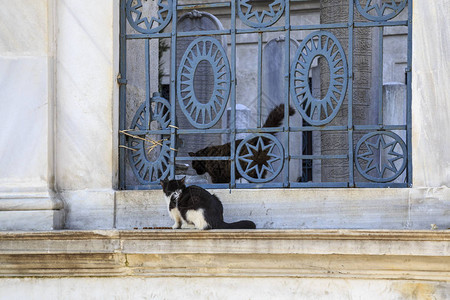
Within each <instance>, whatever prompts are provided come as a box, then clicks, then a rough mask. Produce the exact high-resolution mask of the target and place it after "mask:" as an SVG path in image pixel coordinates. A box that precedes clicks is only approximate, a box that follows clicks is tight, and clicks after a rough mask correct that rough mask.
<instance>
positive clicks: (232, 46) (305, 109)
mask: <svg viewBox="0 0 450 300" xmlns="http://www.w3.org/2000/svg"><path fill="white" fill-rule="evenodd" d="M147 2H150V1H146V0H121V4H120V5H121V7H120V24H121V25H120V28H121V29H120V30H121V32H120V74H119V76H118V83H119V84H120V108H119V109H120V119H119V123H120V124H119V126H120V128H119V143H120V145H119V147H120V148H119V184H120V188H121V189H152V188H158V187H159V181H160V180H161V179H164V178H171V179H173V178H176V177H179V176H184V175H186V174H187V175H188V176H190V178H191V177H192V178H191V179H192V180H191V181H192V182H196V181H195V180H196V178H197V179H198V177H196V175H197V174H195V173H196V172H193V169H192V164H193V163H194V162H200V163H205V162H206V161H208V162H212V164H211V165H213V166H214V162H216V163H222V164H221V165H220V164H217V166H221V167H223V166H227V167H226V168H223V170H221V172H225V173H227V174H224V177H227V180H225V181H227V182H219V183H214V182H211V178H209V181H207V179H208V177H207V176H206V177H201V178H200V179H201V180H200V179H199V180H200V181H198V184H199V185H200V186H203V187H206V188H267V187H268V188H287V187H293V188H300V187H407V186H410V185H411V182H412V165H411V63H412V61H411V57H412V56H411V48H412V42H411V32H412V31H411V30H412V0H389V1H387V0H349V1H348V5H347V7H346V9H345V11H346V13H345V16H344V21H341V20H338V21H333V20H332V21H331V22H317V24H304V23H302V21H301V18H298V17H295V18H294V17H293V16H292V12H291V7H293V6H295V5H297V4H298V3H301V2H305V1H304V0H291V1H285V0H274V1H264V0H262V1H257V0H253V1H251V0H234V1H221V2H216V3H202V4H198V5H197V4H189V3H188V1H183V2H181V1H177V0H154V2H155V3H156V6H155V7H156V9H154V10H153V11H148V3H147ZM310 2H311V1H310ZM325 2H327V1H325ZM146 9H147V10H146ZM214 9H220V10H221V11H222V12H223V11H226V12H227V16H226V17H223V16H222V19H224V20H225V22H224V23H226V25H225V26H223V27H218V28H217V29H212V30H187V31H186V30H183V31H181V30H180V29H179V22H180V20H181V19H182V18H183V16H184V15H185V14H186V13H189V12H190V13H192V12H194V14H195V13H196V12H197V11H198V10H200V11H212V10H214ZM338 19H339V18H338ZM396 28H403V29H404V31H405V37H406V42H405V47H404V52H406V53H404V55H405V57H406V61H405V68H404V69H405V74H406V85H405V91H406V94H405V96H404V99H403V98H402V99H401V101H400V102H403V104H402V105H403V106H402V108H399V107H397V106H395V105H393V104H391V103H387V101H388V100H387V99H386V98H385V97H383V95H384V94H385V93H383V66H384V63H385V59H386V52H387V51H386V47H387V46H386V45H385V44H384V41H385V35H386V33H387V32H388V31H389V30H391V29H393V30H395V29H396ZM364 30H368V31H366V32H370V34H371V37H372V38H371V39H372V40H375V41H376V42H375V43H373V44H372V46H373V45H374V46H373V47H375V48H377V49H378V51H372V54H371V55H372V56H371V57H372V60H373V61H374V62H376V63H375V64H374V65H372V67H373V70H375V71H373V72H372V73H371V76H372V77H374V78H372V82H374V83H375V84H374V85H372V89H373V90H374V91H375V93H374V94H373V95H375V96H374V97H372V98H370V99H368V100H367V101H368V102H367V103H370V105H372V106H371V107H369V108H367V109H368V110H367V111H369V114H371V115H373V116H375V117H374V118H372V119H371V120H367V119H369V118H365V119H364V117H363V120H365V122H362V123H361V122H359V121H358V120H356V119H355V113H358V112H355V110H359V109H360V108H359V107H358V108H355V107H357V106H355V105H356V104H355V101H354V99H355V94H356V93H358V92H359V91H358V88H357V85H358V80H359V81H363V80H364V78H363V79H361V78H358V77H357V76H359V74H360V73H359V71H358V70H356V68H357V63H356V62H357V61H358V60H363V59H367V56H365V53H364V51H360V50H358V49H357V47H356V46H355V45H358V44H359V43H360V41H359V40H358V39H357V37H358V32H359V33H361V32H362V34H364ZM274 34H278V35H279V36H280V37H281V39H278V40H277V41H278V42H281V43H282V45H283V47H284V48H283V51H284V56H283V61H282V64H281V65H280V67H281V68H282V69H281V72H282V74H283V76H282V79H281V80H282V82H283V85H282V90H281V92H280V93H281V97H280V98H281V99H282V100H281V101H282V103H283V104H284V108H283V109H284V112H283V113H284V118H283V121H282V124H281V125H280V126H277V127H263V126H262V124H263V123H264V117H265V116H264V114H267V112H268V111H269V110H270V107H269V108H268V109H266V111H265V112H264V109H263V107H264V101H265V100H264V99H265V98H264V91H263V90H264V86H263V79H262V77H263V75H262V73H263V56H264V49H265V48H264V46H265V45H267V44H268V39H269V38H268V36H273V35H274ZM247 37H249V38H250V37H253V38H254V41H255V43H254V47H255V51H254V52H251V55H250V57H253V58H254V60H255V64H256V66H255V70H256V71H255V87H254V90H255V91H256V92H255V93H254V95H251V96H249V97H251V98H253V99H254V101H253V102H251V103H250V105H249V104H248V103H246V109H247V111H245V110H244V111H241V110H240V108H241V107H240V106H239V104H242V103H243V101H245V99H244V100H243V99H240V98H239V97H238V96H237V90H238V89H239V88H241V89H245V88H247V87H245V86H242V84H241V83H240V82H237V78H238V77H239V76H238V75H239V72H243V70H242V68H241V67H240V65H239V63H238V62H239V60H240V59H241V58H240V57H239V55H241V54H242V52H243V51H240V50H239V41H242V40H243V39H244V40H245V39H246V38H247ZM162 40H165V41H167V44H168V50H167V53H166V54H165V56H166V57H168V58H169V59H167V60H166V61H165V63H166V64H167V65H168V66H169V67H170V74H167V75H169V79H170V80H169V83H168V85H165V86H159V88H158V91H159V94H158V93H152V94H151V90H155V87H154V86H153V87H152V86H151V82H154V81H151V76H152V74H155V72H154V70H152V67H151V65H152V57H151V55H152V50H151V47H152V43H153V45H155V43H157V42H158V41H159V42H160V43H159V47H160V49H161V47H162V46H161V45H163V44H161V41H162ZM186 41H187V42H186ZM292 41H295V44H292ZM133 43H134V45H135V48H138V49H140V51H141V52H139V53H138V54H136V51H135V50H133V53H132V54H130V49H131V48H130V47H132V45H133ZM181 43H185V44H186V45H185V48H184V49H183V50H184V52H183V53H180V52H181V50H180V47H177V46H179V44H181ZM292 45H296V46H295V47H296V49H293V48H292V47H294V46H292ZM133 49H134V48H133ZM293 50H295V52H294V51H293ZM292 53H295V54H292ZM247 54H248V53H247ZM160 55H161V53H160ZM242 59H244V58H242ZM159 60H161V57H159ZM132 61H134V63H135V65H136V66H139V67H142V68H143V70H144V71H143V72H142V73H141V75H140V76H139V75H136V74H134V75H133V74H132V72H133V68H134V67H133V66H132V64H130V62H132ZM205 65H206V66H205ZM313 65H316V66H317V68H319V69H320V70H321V72H320V76H319V78H320V82H319V90H320V91H319V94H317V92H316V93H314V91H313V86H312V85H311V78H310V77H311V71H312V66H313ZM130 66H131V67H130ZM202 68H203V69H202ZM206 69H208V70H209V71H208V72H209V73H208V74H210V75H204V74H203V75H204V76H207V77H208V76H209V79H208V80H210V82H211V84H210V85H209V86H208V87H206V89H209V91H207V94H208V97H206V98H205V99H199V97H196V93H197V89H198V87H197V86H195V81H196V78H197V77H198V76H202V70H206ZM377 70H378V71H377ZM152 72H153V73H152ZM205 74H206V73H205ZM131 78H135V79H134V80H136V81H142V82H143V83H142V85H143V92H141V93H140V94H139V92H135V94H133V96H130V95H131V94H132V93H133V89H132V88H131V87H130V80H131ZM136 78H137V79H136ZM366 80H369V79H366ZM370 105H366V106H370ZM289 106H291V107H293V108H294V109H295V114H296V115H297V116H301V118H299V120H300V121H298V120H296V119H293V118H292V117H289ZM362 106H364V105H362ZM389 110H390V111H389ZM399 110H400V111H399ZM341 111H345V114H344V117H343V118H342V116H341V117H340V118H341V123H340V124H339V123H336V116H337V115H339V114H340V113H341ZM367 111H366V112H367ZM248 112H249V113H250V114H251V115H252V116H253V118H254V122H249V125H247V127H245V128H243V127H242V126H237V121H236V120H237V118H238V117H239V116H238V114H241V113H248ZM392 112H397V115H400V117H398V116H397V117H394V119H393V120H391V121H389V122H388V121H386V115H387V114H392ZM361 114H362V115H364V114H365V113H364V111H363V112H362V113H361ZM180 116H181V117H182V118H184V119H185V121H184V123H183V124H181V122H180V121H179V118H180ZM342 120H343V121H342ZM186 124H187V125H186ZM302 135H303V136H302ZM337 135H339V138H338V142H342V143H343V144H344V146H343V147H344V149H345V151H342V147H341V148H340V150H339V149H338V150H336V149H335V148H333V147H334V146H333V145H332V147H331V148H330V145H329V144H333V143H334V144H336V142H335V140H333V139H332V137H333V136H337ZM209 136H215V137H216V138H215V139H214V141H215V142H214V143H213V142H211V143H210V144H207V145H210V146H212V145H224V144H228V146H224V148H228V149H229V151H228V152H227V151H218V153H213V152H209V153H207V154H203V155H199V156H195V157H192V156H189V155H187V151H188V150H192V151H195V150H201V148H205V147H206V146H207V145H206V146H205V145H204V144H203V145H201V146H199V147H198V149H187V150H186V149H184V150H183V147H185V145H184V141H185V140H190V141H191V144H192V141H194V145H195V141H196V140H197V139H198V140H200V137H201V138H204V137H209ZM299 137H300V138H299ZM329 137H331V141H332V142H327V141H328V140H327V138H329ZM297 139H301V140H302V141H303V143H313V144H308V145H301V143H300V144H299V145H300V150H298V149H293V147H292V145H293V140H294V141H296V140H297ZM206 140H208V139H207V138H206ZM313 141H316V142H318V143H319V144H320V145H319V147H318V148H320V149H318V148H317V147H316V146H315V145H314V143H315V142H313ZM294 145H297V144H295V143H294ZM190 147H191V148H192V146H190ZM314 147H316V148H314ZM194 148H195V147H194ZM333 161H340V163H337V164H335V165H333V163H331V167H330V162H333ZM295 162H297V164H295ZM327 164H328V165H327ZM293 166H295V167H293ZM299 166H300V168H299ZM297 168H299V169H298V170H297ZM293 169H295V170H293ZM293 171H295V172H293ZM296 172H297V173H296ZM315 172H316V173H318V174H319V175H318V176H316V178H315V180H313V177H314V176H313V175H314V173H315ZM334 173H340V174H341V176H340V177H339V178H340V179H339V180H336V179H333V178H334V177H333V176H331V177H329V176H328V175H330V174H334ZM225 175H226V176H225ZM327 176H328V177H327ZM205 178H206V179H205ZM330 178H331V179H330ZM202 180H203V181H202Z"/></svg>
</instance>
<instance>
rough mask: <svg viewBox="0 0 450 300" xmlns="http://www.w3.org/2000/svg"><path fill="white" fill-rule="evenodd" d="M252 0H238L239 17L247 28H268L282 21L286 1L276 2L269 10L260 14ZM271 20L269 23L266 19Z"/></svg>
mask: <svg viewBox="0 0 450 300" xmlns="http://www.w3.org/2000/svg"><path fill="white" fill-rule="evenodd" d="M249 2H250V0H238V15H239V18H240V19H241V20H242V22H244V24H246V25H247V26H250V27H253V28H263V27H268V26H270V25H272V24H274V23H275V22H277V21H278V19H280V17H281V15H283V12H284V7H285V4H284V0H274V1H272V3H270V4H269V5H268V9H267V10H263V11H261V12H259V11H258V10H256V9H255V8H254V7H253V5H252V4H250V3H249ZM266 18H270V19H268V20H267V21H264V19H266Z"/></svg>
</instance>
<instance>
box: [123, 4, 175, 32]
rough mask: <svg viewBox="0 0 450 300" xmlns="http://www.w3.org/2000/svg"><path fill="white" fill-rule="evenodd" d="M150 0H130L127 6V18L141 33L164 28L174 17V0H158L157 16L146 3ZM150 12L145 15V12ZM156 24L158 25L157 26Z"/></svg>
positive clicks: (158, 30)
mask: <svg viewBox="0 0 450 300" xmlns="http://www.w3.org/2000/svg"><path fill="white" fill-rule="evenodd" d="M143 1H144V3H149V4H150V2H151V1H150V0H128V1H127V6H126V14H127V19H128V22H129V23H130V25H131V26H132V27H133V28H134V29H135V30H136V31H138V32H140V33H156V32H160V31H161V30H162V29H164V28H165V27H166V26H167V24H169V22H170V20H171V18H172V0H158V1H157V5H158V8H159V9H158V11H157V15H156V16H151V17H150V13H151V11H152V7H151V6H150V5H148V7H146V6H147V5H144V3H143ZM144 13H146V14H149V15H148V16H145V14H144ZM155 25H156V26H155Z"/></svg>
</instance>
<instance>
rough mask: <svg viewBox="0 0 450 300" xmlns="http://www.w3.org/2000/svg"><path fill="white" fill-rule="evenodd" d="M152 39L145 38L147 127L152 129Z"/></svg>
mask: <svg viewBox="0 0 450 300" xmlns="http://www.w3.org/2000/svg"><path fill="white" fill-rule="evenodd" d="M150 97H151V96H150V40H149V39H146V40H145V120H146V122H145V124H144V125H145V129H147V130H150V121H151V120H150V112H151V106H150Z"/></svg>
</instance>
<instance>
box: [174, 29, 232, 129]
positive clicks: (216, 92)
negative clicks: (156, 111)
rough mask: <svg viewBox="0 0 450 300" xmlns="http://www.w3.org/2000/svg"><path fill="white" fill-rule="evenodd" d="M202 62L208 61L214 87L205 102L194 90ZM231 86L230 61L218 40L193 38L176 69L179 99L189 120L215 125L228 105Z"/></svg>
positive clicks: (198, 125)
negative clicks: (196, 76) (195, 79)
mask: <svg viewBox="0 0 450 300" xmlns="http://www.w3.org/2000/svg"><path fill="white" fill-rule="evenodd" d="M201 62H207V63H209V65H210V67H211V68H212V70H213V76H214V87H213V90H212V93H211V97H210V98H209V99H207V101H206V103H202V102H200V101H199V99H197V96H196V95H195V91H194V77H195V71H196V70H197V68H198V66H199V64H200V63H201ZM230 86H231V73H230V65H229V63H228V58H227V55H226V52H225V50H224V49H223V47H222V45H221V44H220V42H219V41H218V40H217V39H215V38H212V37H200V38H197V39H195V40H194V41H192V42H191V44H190V45H189V46H188V48H187V49H186V51H185V53H184V55H183V57H182V58H181V62H180V67H179V68H178V73H177V98H178V103H179V104H180V107H181V110H182V111H183V113H184V115H185V116H186V118H187V119H188V121H189V123H191V124H192V125H193V126H195V127H197V128H202V129H204V128H210V127H212V126H214V125H215V124H216V123H217V122H218V121H219V119H220V118H221V116H222V114H223V112H224V110H225V108H226V106H227V102H228V96H229V95H230Z"/></svg>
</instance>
